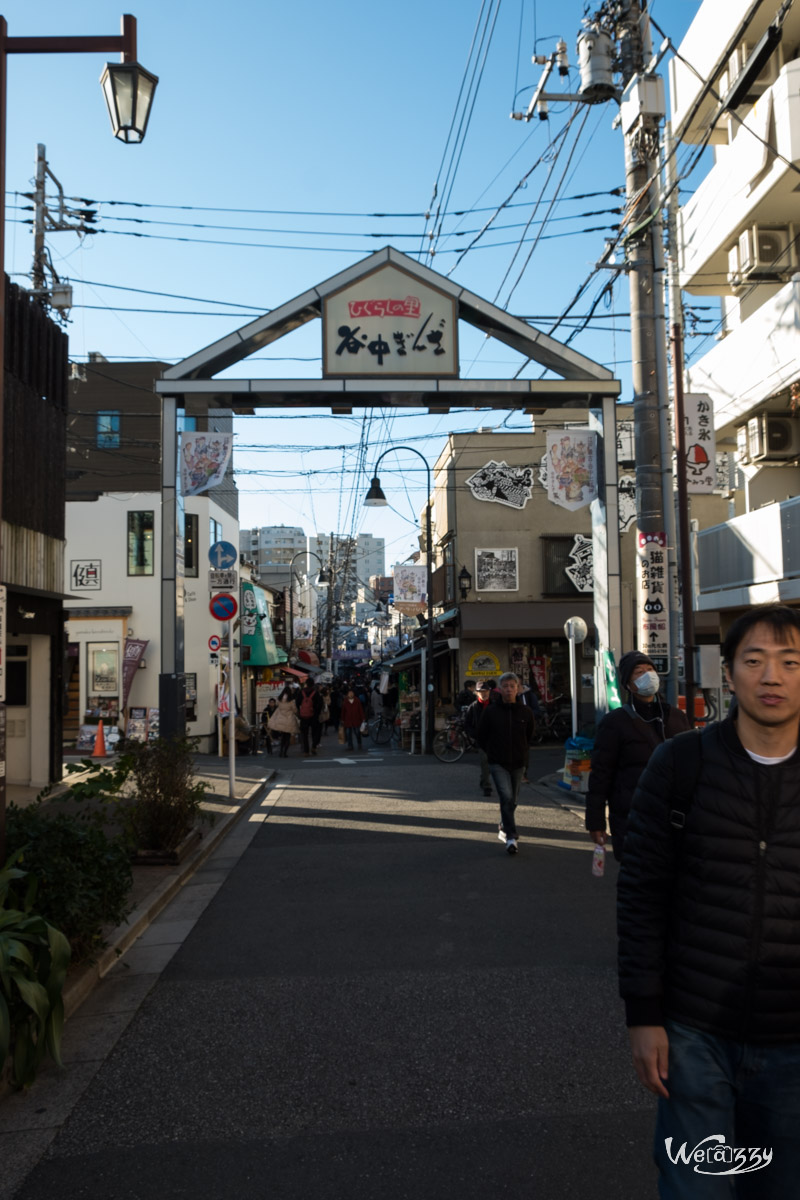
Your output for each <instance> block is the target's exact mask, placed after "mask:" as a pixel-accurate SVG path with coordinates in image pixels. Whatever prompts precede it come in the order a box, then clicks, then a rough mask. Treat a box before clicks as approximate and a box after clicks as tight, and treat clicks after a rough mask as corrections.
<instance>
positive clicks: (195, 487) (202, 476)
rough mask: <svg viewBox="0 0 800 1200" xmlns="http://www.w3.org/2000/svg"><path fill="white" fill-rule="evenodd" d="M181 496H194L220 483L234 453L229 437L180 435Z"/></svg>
mask: <svg viewBox="0 0 800 1200" xmlns="http://www.w3.org/2000/svg"><path fill="white" fill-rule="evenodd" d="M180 438H181V453H180V464H181V493H182V494H183V495H184V496H196V495H198V493H200V492H206V491H208V489H209V488H213V487H216V486H217V484H219V483H222V480H223V478H224V476H225V471H226V468H227V466H228V462H229V461H230V457H231V451H232V450H233V434H232V433H212V432H209V433H182V434H181V435H180Z"/></svg>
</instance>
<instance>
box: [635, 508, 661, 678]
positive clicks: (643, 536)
mask: <svg viewBox="0 0 800 1200" xmlns="http://www.w3.org/2000/svg"><path fill="white" fill-rule="evenodd" d="M636 556H637V565H638V580H637V584H638V605H637V609H638V614H639V649H640V650H641V651H642V653H643V654H646V655H647V657H648V658H649V659H650V661H651V662H652V664H653V666H654V667H655V668H656V670H657V671H658V672H659V673H660V674H662V675H666V674H667V672H668V670H669V605H668V595H667V587H668V573H667V535H666V534H665V533H641V532H640V533H639V534H638V535H637V544H636Z"/></svg>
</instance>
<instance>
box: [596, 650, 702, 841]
mask: <svg viewBox="0 0 800 1200" xmlns="http://www.w3.org/2000/svg"><path fill="white" fill-rule="evenodd" d="M617 676H618V677H619V682H620V687H621V689H623V690H624V689H627V691H628V694H629V697H628V703H627V704H625V705H623V707H622V708H615V709H612V711H611V712H609V713H606V715H605V716H604V717H603V719H602V721H601V722H600V724H599V725H598V727H597V736H596V737H595V741H594V751H593V753H592V769H591V774H590V775H589V791H588V793H587V795H586V828H587V829H588V831H589V837H590V838H591V839H592V841H593V842H595V844H596V845H599V846H603V845H605V842H606V807H607V808H608V820H609V824H610V825H611V842H612V846H613V850H614V857H615V858H616V859H617V861H618V862H621V861H622V853H623V843H624V841H625V830H626V828H627V825H628V812H629V811H630V807H631V799H632V797H633V793H634V791H635V790H636V785H637V783H638V782H639V776H640V775H641V773H642V771H643V770H644V769H645V767H646V766H647V764H648V762H649V761H650V755H651V754H652V753H653V751H654V750H655V749H656V747H657V746H660V745H661V743H662V742H665V741H667V740H668V739H669V738H673V737H675V734H676V733H683V732H684V731H685V730H687V729H688V728H689V722H688V721H687V719H686V717H685V716H684V714H683V713H682V712H681V711H680V709H677V708H672V707H671V706H670V705H669V704H667V703H666V701H664V700H662V699H661V697H660V696H659V694H658V689H659V678H658V672H657V671H656V669H655V667H654V666H653V664H652V662H651V661H650V659H649V658H648V657H647V655H646V654H641V653H640V652H639V651H638V650H631V651H629V652H628V653H627V654H623V656H622V658H621V659H620V660H619V666H618V667H617Z"/></svg>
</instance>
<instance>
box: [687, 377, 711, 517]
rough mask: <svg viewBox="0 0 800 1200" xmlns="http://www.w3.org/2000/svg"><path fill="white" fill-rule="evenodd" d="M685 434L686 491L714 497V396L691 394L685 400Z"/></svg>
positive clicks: (700, 393)
mask: <svg viewBox="0 0 800 1200" xmlns="http://www.w3.org/2000/svg"><path fill="white" fill-rule="evenodd" d="M683 430H684V439H685V443H684V444H685V447H686V457H685V459H684V464H683V467H684V470H685V472H686V490H687V491H688V492H692V493H694V494H696V495H701V494H705V495H708V496H710V495H711V494H712V492H713V491H714V487H715V484H716V475H717V461H716V437H715V434H714V405H713V403H712V401H711V397H710V396H707V395H705V394H704V393H702V392H689V393H687V394H686V395H685V396H684V397H683Z"/></svg>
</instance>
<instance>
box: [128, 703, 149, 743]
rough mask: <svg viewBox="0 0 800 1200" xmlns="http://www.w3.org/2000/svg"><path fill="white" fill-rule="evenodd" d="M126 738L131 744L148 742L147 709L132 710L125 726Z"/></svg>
mask: <svg viewBox="0 0 800 1200" xmlns="http://www.w3.org/2000/svg"><path fill="white" fill-rule="evenodd" d="M125 736H126V737H127V738H128V740H129V741H131V742H146V741H147V709H146V708H132V709H131V710H130V713H129V714H128V722H127V725H126V726H125Z"/></svg>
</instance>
